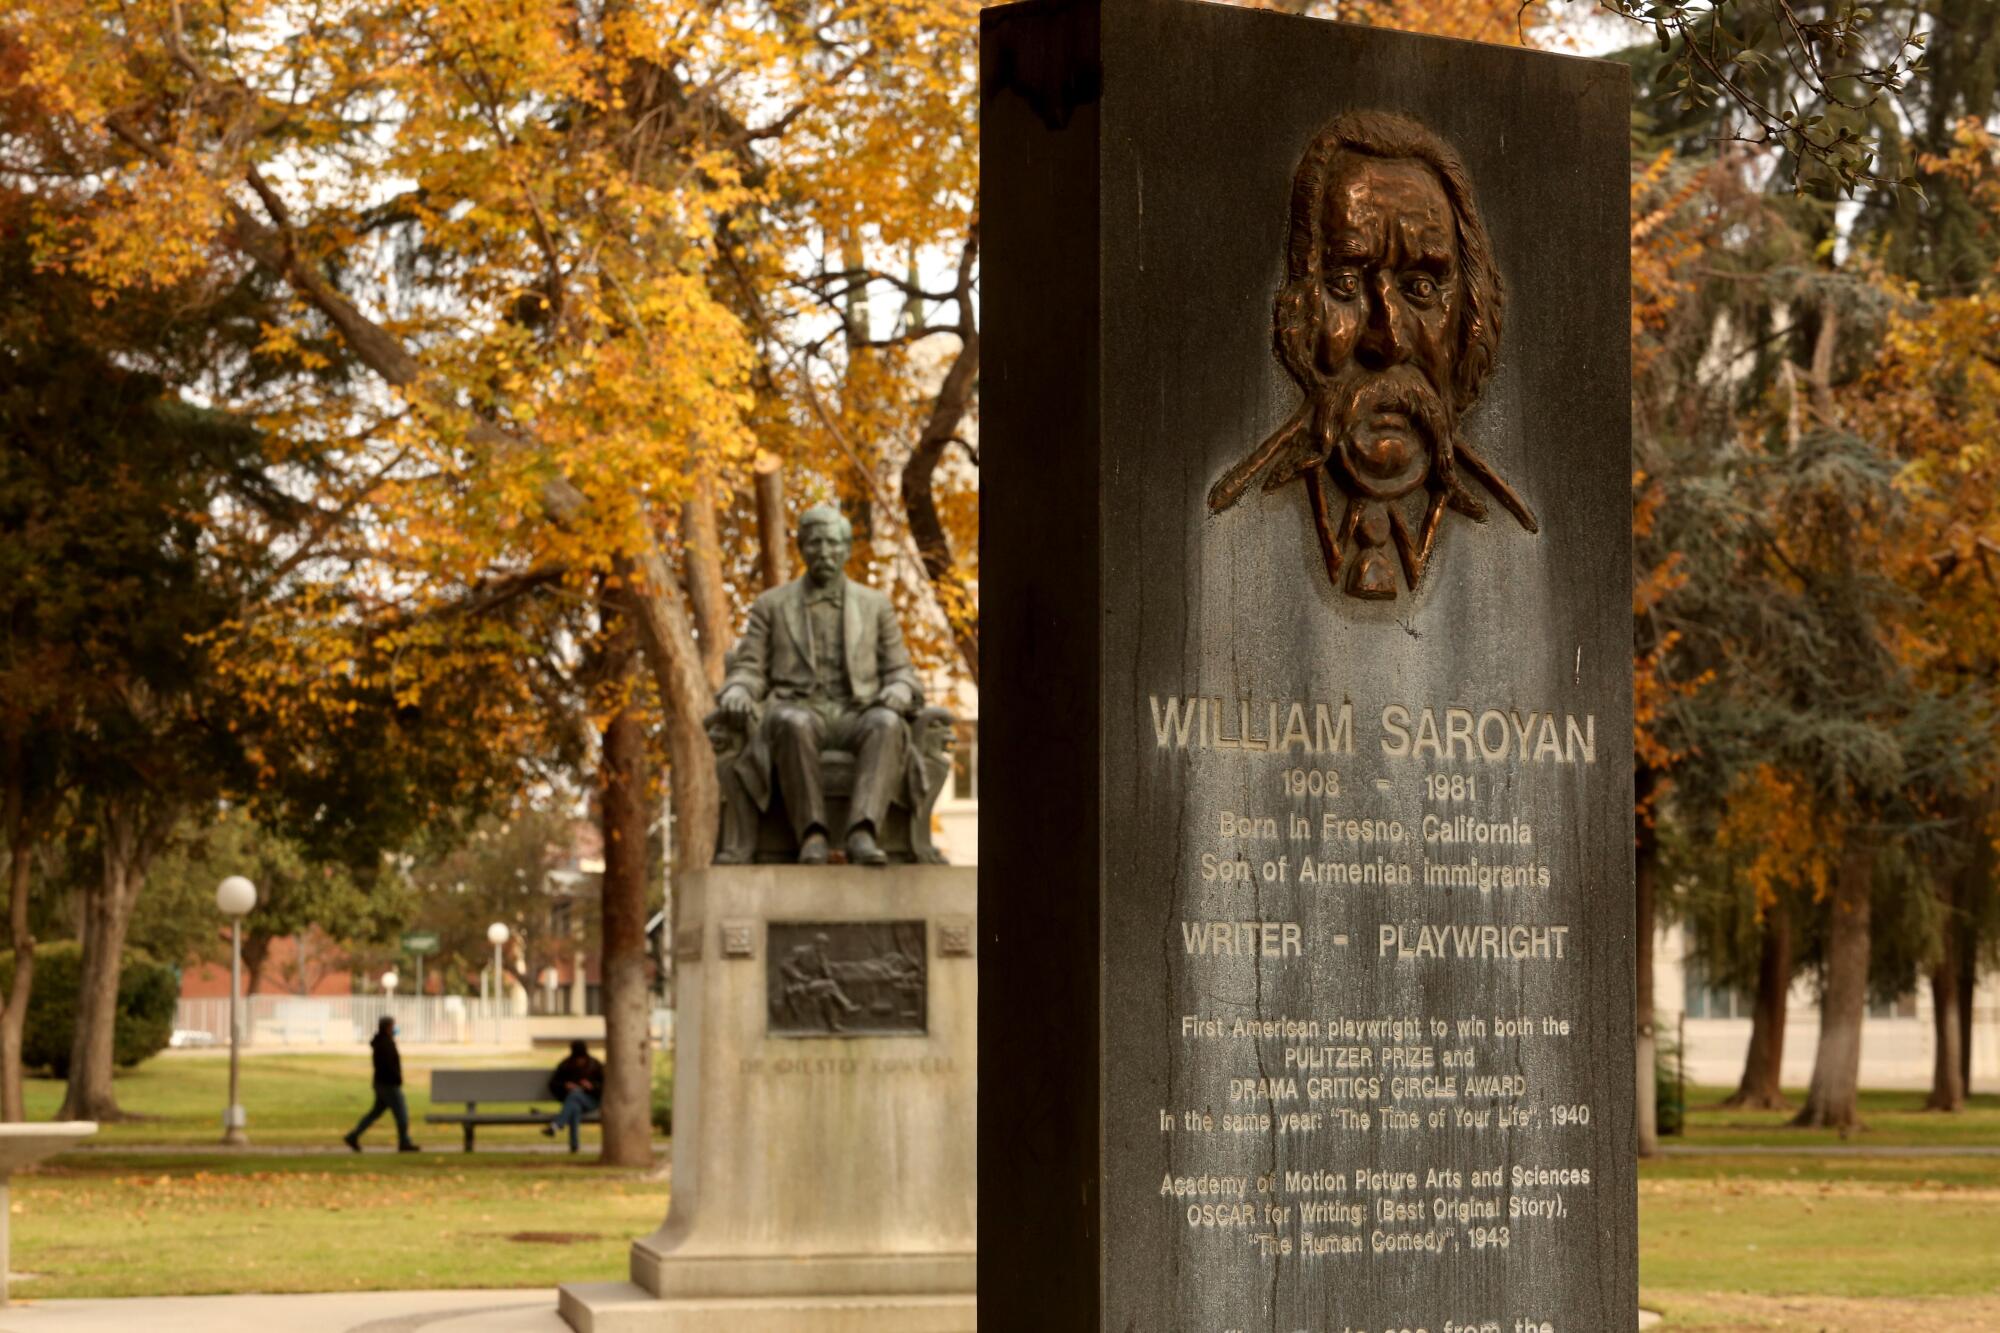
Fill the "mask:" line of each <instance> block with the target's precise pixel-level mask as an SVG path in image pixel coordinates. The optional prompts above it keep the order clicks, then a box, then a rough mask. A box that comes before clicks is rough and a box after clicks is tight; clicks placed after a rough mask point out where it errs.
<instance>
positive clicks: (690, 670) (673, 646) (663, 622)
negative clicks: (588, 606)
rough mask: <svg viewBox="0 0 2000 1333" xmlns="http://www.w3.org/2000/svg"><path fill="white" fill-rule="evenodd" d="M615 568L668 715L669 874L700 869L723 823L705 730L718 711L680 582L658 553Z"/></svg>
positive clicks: (712, 855) (712, 856)
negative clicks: (670, 780)
mask: <svg viewBox="0 0 2000 1333" xmlns="http://www.w3.org/2000/svg"><path fill="white" fill-rule="evenodd" d="M618 568H619V572H620V573H621V574H623V575H624V576H625V582H626V585H627V586H628V587H630V588H632V591H633V595H632V597H631V599H630V602H629V606H630V609H631V614H632V619H633V621H634V623H635V624H636V625H637V627H638V630H639V646H640V647H641V648H642V649H644V650H645V654H646V664H647V665H648V666H649V667H651V668H652V671H653V679H654V681H655V682H656V683H657V685H658V687H659V691H660V703H661V706H662V710H663V711H664V712H665V714H666V724H665V727H664V728H663V730H664V731H665V734H666V742H667V762H668V764H669V765H670V766H671V767H672V770H673V787H672V799H673V810H674V834H675V836H674V869H675V870H676V871H689V870H700V869H703V868H704V867H706V866H707V865H708V863H709V862H711V861H713V860H714V859H715V837H716V832H717V829H718V826H719V823H720V820H721V818H722V788H721V786H720V785H719V783H718V781H717V778H716V775H715V751H714V748H713V747H712V746H711V745H710V744H709V741H708V731H707V729H706V728H705V727H704V726H703V725H702V724H703V722H704V720H705V719H706V718H707V717H708V715H709V713H710V712H712V711H713V710H714V708H715V691H714V690H712V689H710V688H709V685H708V677H707V676H706V675H704V674H703V673H702V667H701V659H700V654H699V653H698V652H697V651H696V649H695V643H694V630H693V627H692V625H691V624H690V623H689V621H688V614H687V603H686V602H685V601H684V600H683V599H682V597H681V592H680V581H679V580H678V579H676V578H675V577H674V574H673V570H672V569H670V568H669V567H668V565H667V562H666V558H665V557H664V556H662V555H661V554H660V552H659V549H658V548H657V547H655V548H654V549H652V550H650V551H648V552H647V553H646V554H645V556H644V557H643V558H642V559H640V560H638V561H624V560H621V561H619V562H618Z"/></svg>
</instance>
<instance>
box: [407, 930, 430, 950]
mask: <svg viewBox="0 0 2000 1333" xmlns="http://www.w3.org/2000/svg"><path fill="white" fill-rule="evenodd" d="M437 947H438V937H437V932H436V931H434V930H413V931H411V932H410V933H409V934H407V935H405V936H403V952H404V953H415V954H425V953H436V952H437Z"/></svg>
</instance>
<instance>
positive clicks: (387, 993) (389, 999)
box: [382, 967, 402, 1018]
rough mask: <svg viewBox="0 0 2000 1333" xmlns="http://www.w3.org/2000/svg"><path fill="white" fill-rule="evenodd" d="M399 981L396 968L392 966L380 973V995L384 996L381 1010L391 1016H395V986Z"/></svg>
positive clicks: (400, 979)
mask: <svg viewBox="0 0 2000 1333" xmlns="http://www.w3.org/2000/svg"><path fill="white" fill-rule="evenodd" d="M401 981H402V978H401V977H399V976H397V975H396V969H395V968H393V967H391V968H390V969H389V970H388V971H387V972H384V973H383V974H382V995H383V997H384V1002H383V1005H382V1011H383V1012H384V1013H386V1014H388V1015H389V1016H390V1017H391V1018H394V1017H395V1016H396V986H397V984H398V983H399V982H401Z"/></svg>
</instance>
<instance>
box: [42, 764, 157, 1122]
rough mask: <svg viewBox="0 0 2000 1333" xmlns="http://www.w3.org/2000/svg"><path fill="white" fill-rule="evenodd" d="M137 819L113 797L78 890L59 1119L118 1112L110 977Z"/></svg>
mask: <svg viewBox="0 0 2000 1333" xmlns="http://www.w3.org/2000/svg"><path fill="white" fill-rule="evenodd" d="M138 822H139V820H138V817H137V815H136V813H135V812H133V811H132V810H131V809H130V808H129V807H128V806H125V805H123V804H121V803H114V804H112V805H111V806H109V807H108V808H107V809H106V810H105V812H104V814H103V816H102V817H101V818H100V819H99V821H98V834H99V837H100V838H101V840H102V845H101V847H100V848H99V857H98V876H97V880H96V882H95V883H92V884H89V885H87V886H86V887H85V888H84V889H83V890H82V891H81V892H80V893H79V895H78V896H79V897H80V898H81V900H82V901H81V904H80V905H81V908H82V912H83V957H82V959H81V961H80V971H81V976H80V978H79V980H78V982H77V996H76V1034H75V1036H74V1038H73V1039H72V1041H71V1044H70V1056H69V1088H68V1091H67V1092H66V1093H65V1094H64V1096H63V1105H62V1110H61V1112H59V1113H58V1115H57V1117H56V1118H57V1119H59V1120H97V1121H116V1120H121V1119H123V1118H124V1113H123V1112H121V1111H120V1110H119V1109H118V1098H117V1095H116V1093H115V1092H114V1091H113V1089H112V1084H111V1080H112V1075H113V1073H114V1071H115V1068H116V1061H115V1058H114V1056H115V1043H114V1038H115V1036H116V1031H117V1023H118V975H119V972H120V970H121V968H122V966H123V963H124V958H125V931H126V928H127V926H129V925H130V924H131V920H132V903H133V901H134V900H135V899H136V898H137V897H138V891H137V889H138V877H139V875H140V874H142V873H143V867H142V864H141V860H142V858H141V853H140V849H139V836H138V828H137V825H138Z"/></svg>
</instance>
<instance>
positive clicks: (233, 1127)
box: [215, 875, 257, 1148]
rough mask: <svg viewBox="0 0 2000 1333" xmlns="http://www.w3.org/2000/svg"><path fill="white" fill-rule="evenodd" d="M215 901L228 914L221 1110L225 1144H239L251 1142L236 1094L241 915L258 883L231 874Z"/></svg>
mask: <svg viewBox="0 0 2000 1333" xmlns="http://www.w3.org/2000/svg"><path fill="white" fill-rule="evenodd" d="M215 905H216V907H218V908H220V909H221V911H222V914H223V915H224V916H226V917H228V918H229V1109H228V1110H227V1111H225V1112H223V1114H222V1142H223V1144H224V1146H226V1147H231V1148H241V1147H244V1146H246V1145H247V1144H248V1143H249V1142H250V1136H249V1135H248V1134H245V1133H244V1132H243V1127H244V1123H245V1118H244V1115H243V1103H242V1102H241V1101H240V1100H239V1099H238V1097H237V1091H236V1089H237V1061H238V1054H239V1048H240V1047H241V1046H242V1044H243V917H244V914H245V913H247V912H249V910H250V909H251V908H253V907H255V906H256V905H257V886H256V885H255V884H252V883H251V882H250V881H249V880H247V879H245V878H243V876H241V875H231V876H230V877H229V878H228V879H225V880H223V881H222V883H220V884H218V885H216V886H215Z"/></svg>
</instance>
